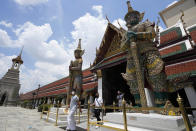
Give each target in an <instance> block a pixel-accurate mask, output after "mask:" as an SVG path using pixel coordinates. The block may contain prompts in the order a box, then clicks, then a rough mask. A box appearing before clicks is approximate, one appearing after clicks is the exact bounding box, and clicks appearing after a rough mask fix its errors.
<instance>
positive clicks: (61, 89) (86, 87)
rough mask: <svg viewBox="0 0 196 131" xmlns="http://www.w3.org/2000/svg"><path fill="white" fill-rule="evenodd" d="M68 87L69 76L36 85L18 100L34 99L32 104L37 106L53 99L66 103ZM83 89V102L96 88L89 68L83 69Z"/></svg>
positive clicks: (85, 101)
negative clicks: (35, 87) (34, 88)
mask: <svg viewBox="0 0 196 131" xmlns="http://www.w3.org/2000/svg"><path fill="white" fill-rule="evenodd" d="M68 88H69V76H67V77H65V78H62V79H60V80H57V81H54V82H52V83H49V84H47V85H44V86H41V87H38V88H37V89H36V90H33V91H30V92H28V93H25V94H22V95H20V100H21V101H24V100H32V101H33V100H35V102H34V104H35V105H36V106H37V105H39V104H41V103H43V101H45V102H46V103H48V104H54V103H55V100H56V99H58V101H59V102H60V103H61V104H62V105H65V104H66V98H67V91H68ZM82 88H83V91H85V92H86V93H85V94H86V95H85V96H83V97H84V98H83V102H82V103H87V102H88V101H87V100H88V99H89V97H90V96H92V95H94V94H95V93H96V90H97V79H96V76H95V75H94V74H93V73H92V72H91V71H90V69H89V68H88V69H85V70H83V87H82Z"/></svg>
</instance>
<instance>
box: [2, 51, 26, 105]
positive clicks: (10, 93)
mask: <svg viewBox="0 0 196 131" xmlns="http://www.w3.org/2000/svg"><path fill="white" fill-rule="evenodd" d="M21 55H22V50H21V52H20V54H19V55H18V56H17V57H16V58H14V59H12V62H13V63H12V67H11V68H10V69H9V70H8V72H7V73H6V74H5V75H4V76H3V77H2V79H1V80H0V106H2V105H3V106H17V104H18V102H19V90H20V81H19V74H20V71H19V69H20V66H21V64H23V60H22V59H21Z"/></svg>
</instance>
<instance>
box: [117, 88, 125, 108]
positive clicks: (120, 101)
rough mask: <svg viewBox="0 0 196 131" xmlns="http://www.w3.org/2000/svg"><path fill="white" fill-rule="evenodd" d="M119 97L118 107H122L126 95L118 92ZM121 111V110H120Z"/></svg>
mask: <svg viewBox="0 0 196 131" xmlns="http://www.w3.org/2000/svg"><path fill="white" fill-rule="evenodd" d="M117 93H118V95H117V100H118V107H122V100H123V97H124V94H123V93H122V92H120V91H119V90H118V92H117ZM119 111H121V110H119Z"/></svg>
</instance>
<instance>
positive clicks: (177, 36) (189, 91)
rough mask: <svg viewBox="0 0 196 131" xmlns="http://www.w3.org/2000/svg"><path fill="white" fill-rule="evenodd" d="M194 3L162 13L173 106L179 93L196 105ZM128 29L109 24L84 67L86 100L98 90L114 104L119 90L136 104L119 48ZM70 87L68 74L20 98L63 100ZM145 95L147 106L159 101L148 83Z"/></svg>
mask: <svg viewBox="0 0 196 131" xmlns="http://www.w3.org/2000/svg"><path fill="white" fill-rule="evenodd" d="M195 5H196V3H195V1H194V0H190V1H189V0H180V1H178V2H177V3H175V4H173V5H172V6H169V7H167V8H166V9H164V10H163V11H162V12H160V16H161V18H162V19H163V21H164V23H165V24H166V26H167V27H168V28H166V29H165V30H163V31H161V32H159V33H157V37H158V39H157V45H156V46H157V48H158V50H159V52H160V54H161V57H162V59H163V61H164V63H165V72H166V75H167V80H168V81H169V82H170V83H173V84H174V85H175V86H173V87H172V86H171V87H169V89H170V98H169V100H170V101H171V102H172V104H173V105H174V106H178V104H177V102H176V98H177V93H179V94H180V95H181V96H182V97H183V99H184V100H185V106H191V107H196V105H195V104H196V103H195V102H194V100H195V99H196V92H195V90H196V45H195V43H196V17H195V16H192V17H191V18H190V14H193V13H190V12H193V10H195V9H196V6H195ZM181 6H183V8H181V9H182V11H180V10H178V9H177V8H178V7H181ZM171 12H172V13H171ZM183 12H184V16H183ZM187 23H188V24H187ZM125 32H126V31H125V29H123V28H122V27H120V28H117V27H116V26H115V25H113V24H112V23H110V22H109V23H108V25H107V28H106V31H105V34H104V36H103V38H102V42H101V43H100V47H99V48H98V49H96V58H95V60H94V62H93V65H92V66H91V67H90V68H88V69H86V70H83V89H84V90H85V91H86V92H87V93H86V97H85V100H84V103H85V102H87V99H89V98H90V96H91V95H92V94H93V93H94V92H96V91H98V92H99V94H100V96H101V97H103V100H104V104H105V105H112V103H113V102H114V101H115V100H116V96H117V91H118V90H120V91H121V92H123V93H125V96H124V97H125V100H126V101H127V102H128V103H130V102H131V103H133V105H134V103H135V100H134V98H133V96H132V94H131V93H130V91H129V86H128V85H127V83H126V81H125V80H124V79H123V77H122V75H121V73H125V72H126V64H127V63H126V62H127V61H126V54H127V52H126V51H125V52H123V51H121V50H120V45H121V39H122V37H123V35H124V33H125ZM94 74H97V75H96V76H95V75H94ZM68 86H69V77H68V76H67V77H65V78H63V79H60V80H57V81H55V82H52V83H49V84H47V85H44V86H42V87H40V88H38V89H36V90H33V91H31V92H28V93H26V94H23V95H21V96H20V99H21V100H33V99H36V102H37V103H39V100H41V99H43V98H47V99H50V101H53V99H54V98H55V97H57V96H62V98H63V101H64V100H65V99H64V98H66V91H67V87H68ZM33 92H35V93H36V95H33V94H35V93H33ZM145 94H146V98H147V105H148V106H153V104H154V101H156V100H154V99H153V95H152V90H151V88H150V87H148V86H147V85H145ZM48 101H49V100H48ZM64 104H66V103H64ZM195 116H196V114H195Z"/></svg>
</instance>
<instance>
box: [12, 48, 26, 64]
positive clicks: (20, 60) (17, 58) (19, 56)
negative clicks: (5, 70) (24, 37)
mask: <svg viewBox="0 0 196 131" xmlns="http://www.w3.org/2000/svg"><path fill="white" fill-rule="evenodd" d="M23 48H24V46H22V49H21V51H20V54H19V55H18V56H17V57H16V58H13V59H12V61H13V62H14V61H15V62H19V63H21V64H23V60H22V58H21V56H22V51H23Z"/></svg>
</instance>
